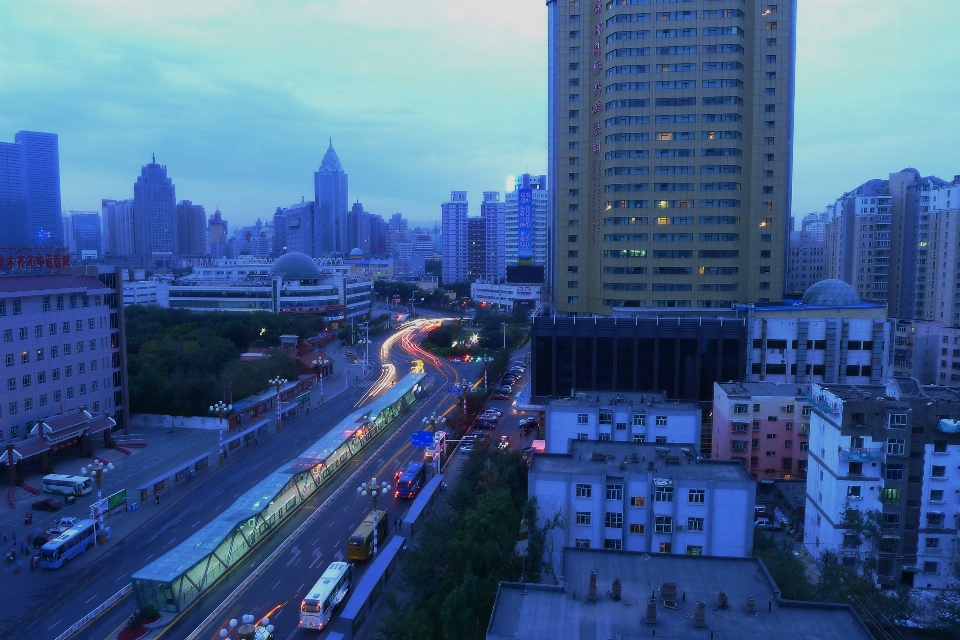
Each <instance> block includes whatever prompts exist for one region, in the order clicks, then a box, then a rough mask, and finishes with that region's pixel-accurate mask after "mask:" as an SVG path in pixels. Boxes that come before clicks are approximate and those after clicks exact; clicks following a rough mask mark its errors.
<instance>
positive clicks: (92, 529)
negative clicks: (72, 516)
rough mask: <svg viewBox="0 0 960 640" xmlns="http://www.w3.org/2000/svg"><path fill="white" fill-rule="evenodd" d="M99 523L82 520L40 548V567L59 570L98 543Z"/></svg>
mask: <svg viewBox="0 0 960 640" xmlns="http://www.w3.org/2000/svg"><path fill="white" fill-rule="evenodd" d="M96 537H97V523H96V522H94V521H93V520H81V521H80V522H78V523H77V524H75V525H73V526H72V527H70V528H69V529H67V530H66V531H64V532H63V533H61V534H60V535H59V536H57V537H56V538H54V539H53V540H50V541H48V542H47V543H46V544H45V545H43V546H42V547H41V548H40V566H41V567H43V568H44V569H59V568H60V567H62V566H63V565H64V564H66V563H67V562H68V561H69V560H70V559H71V558H74V557H76V556H78V555H80V554H81V553H83V552H84V551H86V550H87V549H88V548H89V547H92V546H93V545H94V543H95V542H96Z"/></svg>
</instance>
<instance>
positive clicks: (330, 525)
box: [327, 522, 337, 529]
mask: <svg viewBox="0 0 960 640" xmlns="http://www.w3.org/2000/svg"><path fill="white" fill-rule="evenodd" d="M335 524H337V523H336V522H331V523H330V524H328V525H327V528H328V529H329V528H330V527H332V526H333V525H335Z"/></svg>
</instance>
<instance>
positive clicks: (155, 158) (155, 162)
mask: <svg viewBox="0 0 960 640" xmlns="http://www.w3.org/2000/svg"><path fill="white" fill-rule="evenodd" d="M151 162H152V163H153V164H157V154H156V152H154V154H153V160H151Z"/></svg>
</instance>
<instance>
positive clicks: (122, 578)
mask: <svg viewBox="0 0 960 640" xmlns="http://www.w3.org/2000/svg"><path fill="white" fill-rule="evenodd" d="M126 577H127V576H120V577H119V578H117V579H116V580H114V582H120V581H121V580H124V579H126Z"/></svg>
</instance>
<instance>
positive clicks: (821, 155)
mask: <svg viewBox="0 0 960 640" xmlns="http://www.w3.org/2000/svg"><path fill="white" fill-rule="evenodd" d="M958 24H960V2H957V0H911V1H910V2H902V1H899V0H800V5H799V20H798V25H799V29H798V30H799V35H798V65H797V104H796V135H795V155H794V161H795V173H794V203H793V205H794V213H795V214H796V215H797V216H798V217H799V216H802V215H803V214H805V213H807V212H810V211H815V210H819V209H822V207H823V205H825V204H826V203H827V202H829V201H831V200H833V199H835V198H836V197H837V196H839V195H840V194H841V193H842V192H843V191H844V190H847V189H850V188H853V187H854V186H856V185H858V184H860V183H861V182H863V181H864V180H867V179H869V178H873V177H882V176H886V174H887V173H889V172H891V171H896V170H899V169H901V168H903V167H906V166H913V167H916V168H917V169H919V170H920V172H921V173H923V174H925V175H929V174H935V175H940V176H941V177H945V178H949V177H952V176H953V175H954V174H955V173H960V163H958V162H957V153H956V151H955V150H956V149H957V148H958V146H960V145H958V142H960V140H958V138H960V127H958V126H957V124H956V123H957V122H958V120H960V118H958V116H960V113H958V112H960V82H958V81H957V80H956V76H957V73H958V69H960V41H958V39H957V38H956V37H955V31H956V27H957V25H958ZM545 74H546V7H545V3H544V1H543V0H407V1H404V2H401V1H400V0H347V1H343V2H337V1H329V0H325V1H322V2H305V3H301V2H294V1H292V0H285V1H283V2H277V3H272V4H270V3H266V2H225V1H219V0H203V1H197V0H193V1H167V2H129V1H122V2H104V1H93V0H90V1H87V2H80V1H78V2H53V1H45V2H25V1H14V0H0V139H3V140H8V141H9V140H12V139H13V135H14V133H15V132H16V131H18V130H20V129H33V130H38V131H53V132H56V133H59V134H60V162H61V185H62V193H63V204H64V207H65V208H68V209H78V210H94V209H98V208H99V203H100V199H101V198H126V197H132V195H133V182H134V181H135V179H136V177H137V175H139V172H140V166H141V165H142V164H144V163H145V162H148V161H149V158H150V154H151V153H154V152H155V153H156V154H157V161H158V162H160V163H161V164H166V165H167V168H168V171H169V174H170V176H171V177H172V178H173V180H174V182H175V183H176V185H177V197H178V199H190V200H193V201H194V202H196V203H200V204H203V205H205V206H206V207H207V209H208V211H212V210H213V208H214V207H215V206H218V205H219V207H220V209H221V210H222V211H223V213H224V215H225V217H227V219H228V220H230V221H231V224H232V225H234V226H236V225H238V224H246V223H250V222H252V221H253V220H254V219H256V218H257V217H258V216H259V217H261V218H264V219H267V218H269V217H270V216H272V214H273V212H274V210H275V209H276V207H277V206H286V205H289V204H291V203H293V202H298V201H299V200H300V197H301V196H305V197H307V198H310V197H312V194H313V172H314V171H315V170H316V169H317V167H318V166H319V164H320V160H321V158H322V157H323V153H324V151H325V149H326V146H327V139H328V138H329V137H332V138H333V142H334V147H335V148H336V150H337V152H338V154H339V156H340V160H341V162H342V163H343V165H344V168H345V169H346V171H347V172H348V173H349V174H350V197H351V199H352V200H355V199H359V200H360V201H361V202H363V204H364V206H365V208H366V209H367V210H369V211H373V212H374V213H379V214H381V215H383V216H384V217H389V216H390V215H391V214H392V213H394V212H396V211H401V212H403V213H404V215H405V216H406V217H408V218H410V219H412V220H414V221H421V220H422V221H428V220H430V221H432V220H436V219H439V205H440V203H441V202H443V201H445V200H446V199H447V198H448V197H449V192H450V191H451V190H462V189H466V190H467V191H469V197H470V201H471V203H472V204H473V206H472V208H471V212H472V213H474V214H477V213H479V202H480V199H481V191H483V190H497V189H499V190H501V191H503V189H504V182H505V178H506V176H507V175H509V174H513V173H521V172H524V171H529V172H530V173H546V75H545ZM951 151H952V153H951Z"/></svg>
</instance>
